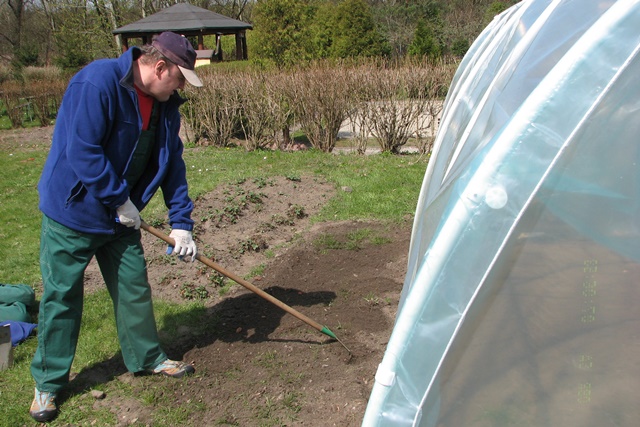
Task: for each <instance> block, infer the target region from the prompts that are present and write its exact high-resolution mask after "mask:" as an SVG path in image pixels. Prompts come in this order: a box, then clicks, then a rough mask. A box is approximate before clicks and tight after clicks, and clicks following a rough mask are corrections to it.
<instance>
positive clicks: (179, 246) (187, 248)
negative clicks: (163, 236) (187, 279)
mask: <svg viewBox="0 0 640 427" xmlns="http://www.w3.org/2000/svg"><path fill="white" fill-rule="evenodd" d="M169 237H171V238H173V240H174V241H175V242H176V245H175V247H173V246H169V247H168V248H167V255H171V254H172V253H173V254H175V255H178V256H179V257H180V259H182V257H183V256H185V255H187V256H191V262H193V261H195V259H196V255H197V253H198V250H197V248H196V242H194V241H193V234H192V233H191V232H190V231H188V230H172V231H171V234H169Z"/></svg>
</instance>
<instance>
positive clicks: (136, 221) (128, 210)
mask: <svg viewBox="0 0 640 427" xmlns="http://www.w3.org/2000/svg"><path fill="white" fill-rule="evenodd" d="M116 213H117V214H118V221H120V224H122V225H125V226H127V227H133V228H135V229H136V230H138V229H140V212H139V211H138V208H136V205H134V204H133V202H132V201H131V199H127V201H126V202H124V205H122V206H120V207H119V208H117V209H116Z"/></svg>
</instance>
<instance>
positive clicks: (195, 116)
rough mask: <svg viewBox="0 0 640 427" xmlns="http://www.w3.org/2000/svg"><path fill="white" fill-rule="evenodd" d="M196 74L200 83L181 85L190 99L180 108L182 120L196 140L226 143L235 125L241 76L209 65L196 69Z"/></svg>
mask: <svg viewBox="0 0 640 427" xmlns="http://www.w3.org/2000/svg"><path fill="white" fill-rule="evenodd" d="M198 76H199V77H200V79H201V80H202V83H203V86H202V87H199V88H193V87H191V86H189V85H187V86H185V93H186V96H187V97H188V98H189V100H190V102H188V103H186V104H184V106H183V109H182V115H183V117H184V120H185V123H186V124H187V125H188V126H189V127H190V128H191V129H192V130H193V132H194V133H195V135H194V141H195V142H196V143H199V144H201V145H206V144H208V143H210V144H213V145H215V146H218V147H226V146H228V145H230V143H231V138H232V136H233V135H234V133H235V132H236V131H237V130H238V129H239V122H238V118H239V111H240V94H241V90H242V85H241V79H239V78H238V75H237V74H236V73H233V72H224V71H221V70H214V68H213V67H203V68H202V69H198Z"/></svg>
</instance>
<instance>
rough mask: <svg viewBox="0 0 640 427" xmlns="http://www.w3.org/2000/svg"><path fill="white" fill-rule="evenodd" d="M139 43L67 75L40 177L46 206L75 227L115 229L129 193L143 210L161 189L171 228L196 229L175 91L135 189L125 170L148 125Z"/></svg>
mask: <svg viewBox="0 0 640 427" xmlns="http://www.w3.org/2000/svg"><path fill="white" fill-rule="evenodd" d="M140 55H141V51H140V49H138V48H136V47H133V48H131V49H129V50H128V51H127V52H125V53H124V54H123V55H122V56H120V57H119V58H117V59H101V60H97V61H94V62H92V63H91V64H89V65H87V66H86V67H85V68H83V69H82V70H81V71H80V72H78V73H77V74H76V75H75V76H74V77H73V78H72V79H71V81H70V82H69V86H68V87H67V90H66V92H65V95H64V98H63V100H62V104H61V106H60V109H59V111H58V117H57V119H56V125H55V128H54V132H53V141H52V144H51V150H50V152H49V156H48V158H47V161H46V163H45V165H44V169H43V171H42V176H41V178H40V182H39V184H38V192H39V195H40V205H39V207H40V210H41V211H42V212H43V213H44V214H45V215H47V216H48V217H49V218H51V219H53V220H54V221H57V222H59V223H61V224H63V225H65V226H67V227H69V228H71V229H73V230H77V231H81V232H85V233H94V234H113V233H115V230H116V227H119V225H117V223H116V218H117V214H116V208H117V207H118V206H120V205H122V204H123V203H124V202H125V201H126V200H127V197H130V198H131V201H132V202H133V203H134V204H135V205H136V207H137V208H138V210H140V211H142V209H143V208H144V207H145V206H146V205H147V203H149V200H151V198H152V196H153V195H154V194H155V192H156V191H157V190H158V188H162V193H163V196H164V201H165V204H166V205H167V208H168V209H169V223H170V224H171V227H172V228H177V229H184V230H192V229H193V221H192V220H191V212H192V211H193V203H192V201H191V199H190V198H189V196H188V188H187V180H186V167H185V163H184V160H183V159H182V152H183V149H184V146H183V144H182V141H181V140H180V137H179V136H178V131H179V129H180V113H179V111H178V108H179V106H180V105H181V104H182V103H183V102H184V101H185V100H184V99H182V98H181V97H180V96H179V95H178V93H177V92H175V93H174V94H173V95H172V96H171V98H170V99H169V100H168V101H166V102H162V103H160V121H159V123H158V127H157V130H156V144H155V146H154V150H153V154H152V155H151V159H150V160H149V164H148V166H147V168H146V170H145V172H144V174H143V175H142V177H140V180H139V181H138V183H137V185H136V187H135V188H134V189H133V191H132V193H131V194H129V190H128V189H127V183H126V181H125V179H124V176H125V174H126V172H127V167H128V165H129V162H130V160H131V157H132V154H133V152H134V151H135V148H136V144H137V142H138V138H139V136H140V133H141V129H142V119H141V117H140V112H139V109H138V99H137V94H136V91H135V89H134V86H133V70H132V64H133V61H134V60H136V59H137V58H138V57H139V56H140Z"/></svg>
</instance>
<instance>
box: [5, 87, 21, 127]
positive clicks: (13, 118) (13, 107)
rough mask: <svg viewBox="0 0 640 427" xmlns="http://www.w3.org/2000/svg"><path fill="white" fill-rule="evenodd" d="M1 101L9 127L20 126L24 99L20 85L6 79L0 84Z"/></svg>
mask: <svg viewBox="0 0 640 427" xmlns="http://www.w3.org/2000/svg"><path fill="white" fill-rule="evenodd" d="M0 90H1V91H2V101H3V102H4V108H5V109H6V111H7V116H9V121H10V122H11V127H13V128H19V127H22V125H23V123H22V120H23V118H24V109H23V108H24V106H25V105H24V101H23V88H22V85H21V84H20V83H19V82H17V81H15V80H6V81H4V82H2V85H1V86H0Z"/></svg>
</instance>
